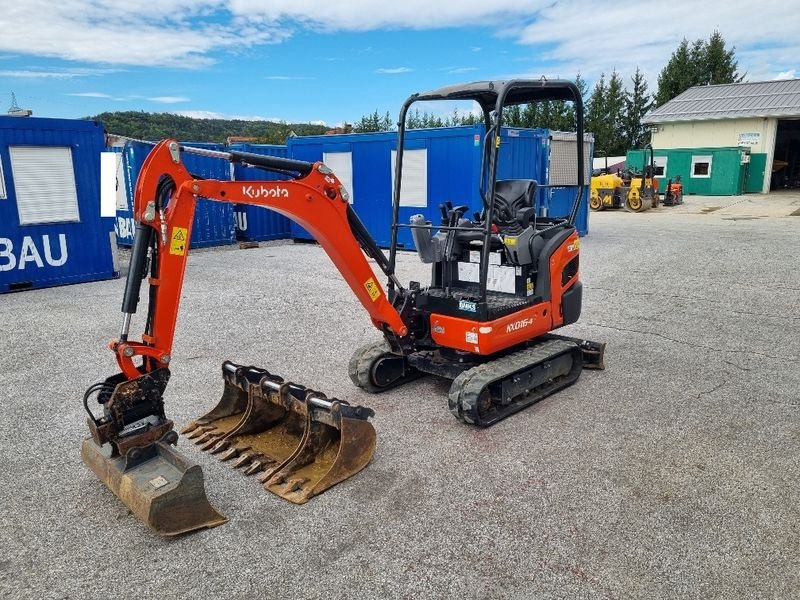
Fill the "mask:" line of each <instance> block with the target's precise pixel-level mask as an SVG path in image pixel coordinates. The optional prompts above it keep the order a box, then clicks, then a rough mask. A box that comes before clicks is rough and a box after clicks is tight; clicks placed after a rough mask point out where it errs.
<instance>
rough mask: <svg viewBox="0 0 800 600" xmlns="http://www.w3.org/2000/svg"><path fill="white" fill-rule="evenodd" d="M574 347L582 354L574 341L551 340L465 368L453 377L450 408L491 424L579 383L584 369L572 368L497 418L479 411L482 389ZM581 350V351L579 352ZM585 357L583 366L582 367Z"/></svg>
mask: <svg viewBox="0 0 800 600" xmlns="http://www.w3.org/2000/svg"><path fill="white" fill-rule="evenodd" d="M570 350H572V351H573V353H576V354H577V355H578V356H580V349H579V348H578V346H577V345H576V344H574V343H572V342H567V341H564V340H547V341H544V342H542V343H539V344H536V345H535V346H532V347H530V348H526V349H524V350H520V351H519V352H514V353H513V354H509V355H508V356H504V357H502V358H498V359H496V360H492V361H489V362H486V363H483V364H481V365H478V366H477V367H473V368H472V369H469V370H467V371H464V372H463V373H461V375H459V376H458V377H456V378H455V379H454V380H453V385H452V386H451V387H450V393H449V395H448V405H449V407H450V411H451V412H452V413H453V415H455V417H456V418H457V419H460V420H462V421H464V422H465V423H471V424H473V425H480V426H488V425H491V424H492V423H495V422H496V421H499V420H501V419H503V418H505V417H507V416H509V415H510V414H512V413H514V412H517V411H519V410H522V409H523V408H525V407H527V406H530V405H531V404H533V403H535V402H538V401H539V400H541V399H542V398H545V397H547V396H549V395H550V394H553V393H554V392H557V391H558V390H560V389H562V388H565V387H567V386H569V385H572V384H573V383H575V381H576V380H577V379H578V377H579V376H580V372H581V368H574V367H573V368H572V369H571V370H570V373H569V374H568V375H564V376H562V377H560V378H559V379H557V380H555V381H551V382H548V383H547V384H545V385H542V386H539V388H537V389H536V390H534V391H533V392H532V393H530V394H528V395H527V396H526V397H525V399H524V400H522V401H518V402H516V403H513V404H511V405H509V410H508V411H507V412H506V413H504V414H502V416H500V417H499V418H497V419H492V420H491V421H489V422H483V421H482V420H481V418H480V415H479V413H478V399H479V397H480V395H481V392H482V391H483V390H484V389H485V388H486V387H487V386H489V385H491V384H492V383H495V382H498V381H502V380H503V379H505V378H507V377H510V376H511V375H513V374H515V373H518V372H520V371H524V370H526V369H530V368H531V367H534V366H536V365H537V364H539V363H542V362H545V361H547V360H550V359H552V358H553V357H554V356H555V355H558V354H561V353H563V352H566V351H570ZM576 350H577V352H575V351H576ZM582 364H583V363H582V360H581V366H582Z"/></svg>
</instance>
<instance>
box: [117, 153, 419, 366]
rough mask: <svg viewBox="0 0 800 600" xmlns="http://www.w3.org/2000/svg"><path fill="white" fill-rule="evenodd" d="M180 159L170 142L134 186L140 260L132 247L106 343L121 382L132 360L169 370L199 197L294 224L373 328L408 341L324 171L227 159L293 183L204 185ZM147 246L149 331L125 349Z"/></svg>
mask: <svg viewBox="0 0 800 600" xmlns="http://www.w3.org/2000/svg"><path fill="white" fill-rule="evenodd" d="M180 151H181V149H180V146H179V145H178V143H177V142H175V141H174V140H165V141H162V142H160V143H159V144H158V145H157V146H156V147H155V148H154V149H153V151H152V152H151V153H150V154H149V156H148V157H147V159H146V160H145V162H144V164H143V166H142V169H141V172H140V175H139V179H138V181H137V184H136V191H135V201H134V218H135V220H136V221H137V222H138V223H139V226H138V230H137V238H141V241H140V246H141V247H140V248H139V249H138V254H137V248H136V247H134V250H133V255H132V259H131V270H132V271H133V275H134V280H133V281H131V278H130V277H129V281H128V286H127V289H126V294H125V300H124V301H123V315H124V321H123V330H122V333H121V335H120V339H119V340H118V341H114V342H112V349H113V350H114V351H115V353H116V356H117V361H118V362H119V365H120V368H121V370H122V372H123V373H125V375H127V376H128V377H129V378H134V377H139V376H140V375H141V371H140V369H139V367H137V366H136V365H134V362H133V359H134V358H135V357H136V356H144V357H148V358H149V359H152V360H153V361H155V362H154V364H160V365H161V366H166V365H167V364H169V361H170V356H171V349H172V341H173V337H174V333H175V323H176V320H177V315H178V307H179V303H180V295H181V289H182V287H183V277H184V272H185V269H186V259H187V254H188V249H189V239H190V237H191V234H192V221H193V218H194V211H195V205H196V202H197V198H198V197H203V198H209V199H212V200H217V201H220V202H231V203H236V204H252V205H256V206H264V207H267V208H270V209H272V210H274V211H276V212H278V213H280V214H282V215H285V216H286V217H288V218H290V219H292V220H293V221H295V222H297V223H298V224H300V225H301V226H303V227H304V228H305V229H306V230H308V231H309V232H310V233H311V234H312V235H313V236H314V238H315V239H316V240H317V241H318V242H319V244H320V246H322V248H323V249H324V250H325V252H326V253H327V254H328V256H329V257H330V258H331V260H332V261H333V263H334V265H335V266H336V268H337V269H338V270H339V272H340V273H341V274H342V276H343V277H344V279H345V281H346V282H347V283H348V285H349V286H350V288H351V289H352V290H353V293H354V294H355V295H356V298H358V300H359V301H360V302H361V304H362V305H363V306H364V308H365V309H366V311H367V312H368V313H369V315H370V318H371V319H372V322H373V324H374V325H375V326H376V327H377V328H379V329H382V330H386V329H388V330H389V331H390V332H392V333H394V334H395V335H397V336H399V337H403V336H405V335H407V333H408V329H407V327H406V325H405V323H404V322H403V320H402V318H401V316H400V313H399V312H398V311H397V309H395V307H394V306H393V305H392V303H391V302H390V301H389V299H388V298H387V296H386V294H385V292H384V290H383V288H382V287H381V285H380V283H378V281H376V279H375V275H374V272H373V270H372V268H371V267H370V265H369V262H368V261H367V260H366V258H365V257H364V254H363V253H362V246H363V247H364V249H365V250H366V251H367V252H368V253H370V255H371V256H373V258H375V259H376V261H377V262H378V264H379V266H380V267H381V268H382V269H386V268H387V267H388V264H387V263H386V262H385V257H384V256H383V254H382V253H381V252H380V250H378V249H377V247H376V246H375V245H374V242H372V240H371V239H364V234H363V231H365V229H364V228H363V225H361V224H360V221H358V217H357V216H356V215H355V213H354V212H353V210H352V208H351V207H350V205H349V203H348V199H347V198H348V195H347V191H346V190H345V189H344V187H343V186H342V184H341V183H340V182H339V180H338V179H337V178H336V176H335V175H334V174H333V172H331V170H330V169H328V168H327V167H326V166H325V165H324V164H322V163H319V162H318V163H307V162H303V161H294V160H287V159H280V158H275V157H260V156H258V155H249V154H247V153H230V154H228V155H227V156H230V157H231V158H232V160H239V161H241V162H249V161H253V162H255V161H259V162H263V163H265V164H266V165H267V166H266V168H268V169H270V170H277V171H281V172H284V173H287V172H294V173H298V175H297V177H296V178H295V179H290V180H286V181H261V182H259V181H242V182H237V181H219V180H204V179H197V178H194V177H192V176H191V175H190V174H189V172H188V171H187V170H186V168H185V166H184V165H183V163H182V162H181V160H180ZM255 166H259V165H255ZM353 225H355V227H354V226H353ZM359 226H360V227H359ZM354 230H355V231H354ZM151 236H152V237H151ZM153 239H154V240H155V241H156V244H155V248H156V251H155V252H152V251H151V257H150V260H157V267H156V269H154V270H153V271H152V272H151V277H150V278H149V283H150V285H151V286H152V287H153V288H154V289H155V291H154V292H153V293H151V314H150V317H149V320H150V321H151V327H150V331H148V332H146V334H145V335H144V336H143V340H142V343H137V342H131V341H128V340H127V333H128V332H127V324H128V323H129V322H130V315H131V314H132V313H133V312H135V310H136V303H137V300H138V290H139V284H140V283H141V278H142V276H143V274H144V272H145V271H146V252H147V249H146V246H145V245H146V243H147V241H146V240H150V242H151V244H152V241H153ZM153 254H155V256H153ZM153 272H155V273H156V275H155V276H152V273H153ZM389 275H390V277H393V275H392V274H389ZM137 277H138V278H139V279H138V281H137V280H136V278H137ZM145 362H148V361H145ZM147 370H149V369H147Z"/></svg>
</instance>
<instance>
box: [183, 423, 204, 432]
mask: <svg viewBox="0 0 800 600" xmlns="http://www.w3.org/2000/svg"><path fill="white" fill-rule="evenodd" d="M198 427H200V425H198V424H197V422H196V421H189V422H188V423H187V424H186V425H185V426H184V428H183V429H181V433H182V434H183V435H188V434H190V433H192V432H193V431H194V430H195V429H197V428H198Z"/></svg>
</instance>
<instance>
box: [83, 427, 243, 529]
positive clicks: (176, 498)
mask: <svg viewBox="0 0 800 600" xmlns="http://www.w3.org/2000/svg"><path fill="white" fill-rule="evenodd" d="M170 433H172V434H173V435H175V433H174V432H170ZM174 440H177V436H175V438H174ZM174 440H173V441H174ZM81 458H82V459H83V462H84V463H86V465H87V466H88V467H89V468H90V469H91V470H92V471H94V474H95V475H97V477H98V478H99V479H100V480H101V481H102V482H103V483H105V484H106V486H107V487H108V488H109V489H110V490H111V491H112V492H114V494H116V496H117V497H118V498H119V499H120V500H122V502H123V503H124V504H125V506H127V507H128V509H130V511H131V512H132V513H133V514H135V515H136V516H137V517H139V519H141V520H142V521H144V522H145V523H146V524H147V525H148V526H149V527H151V528H152V529H154V530H155V531H156V532H157V533H160V534H161V535H179V534H181V533H187V532H189V531H194V530H195V529H203V528H206V527H215V526H217V525H222V524H223V523H225V522H227V520H228V519H226V518H225V517H223V516H222V515H221V514H219V513H218V512H217V511H216V510H214V508H213V507H212V506H211V504H210V503H209V502H208V499H207V498H206V492H205V487H204V485H203V472H202V471H201V470H200V467H199V466H198V465H196V464H194V463H191V462H189V461H188V460H186V458H184V457H183V456H182V455H181V454H179V453H178V452H177V451H176V450H174V449H173V448H172V446H171V445H170V444H169V443H168V442H166V441H158V442H155V443H153V444H150V445H149V446H145V447H142V448H136V449H134V450H131V451H129V452H128V453H127V455H125V456H121V455H119V454H116V455H114V453H113V452H112V450H111V446H110V445H109V444H104V445H102V446H98V445H97V444H96V443H95V441H94V440H93V439H92V438H87V439H85V440H84V441H83V446H82V447H81Z"/></svg>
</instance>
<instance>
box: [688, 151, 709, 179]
mask: <svg viewBox="0 0 800 600" xmlns="http://www.w3.org/2000/svg"><path fill="white" fill-rule="evenodd" d="M692 177H699V178H703V177H711V156H710V155H706V156H693V157H692Z"/></svg>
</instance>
